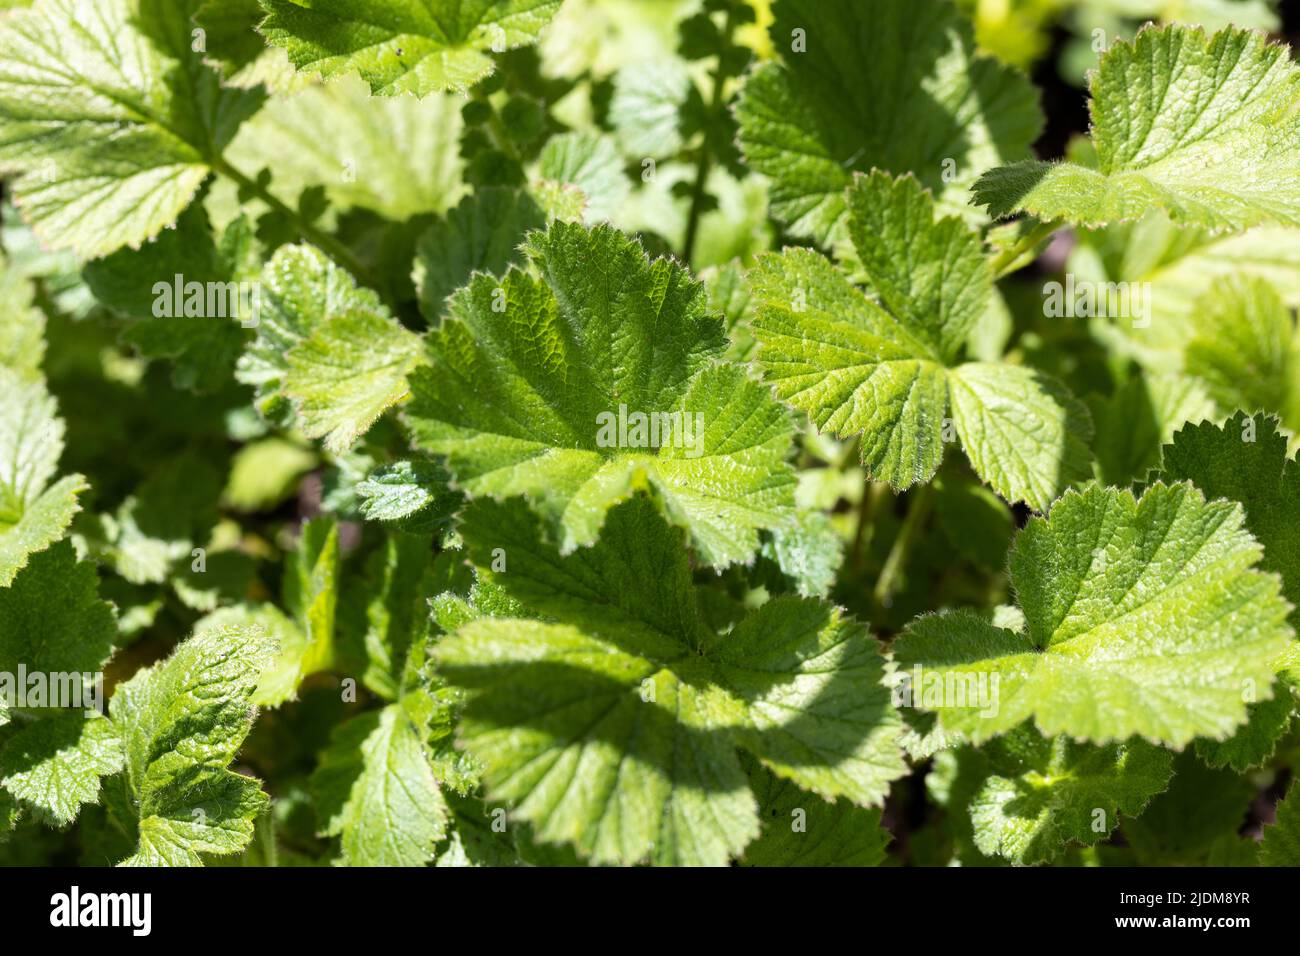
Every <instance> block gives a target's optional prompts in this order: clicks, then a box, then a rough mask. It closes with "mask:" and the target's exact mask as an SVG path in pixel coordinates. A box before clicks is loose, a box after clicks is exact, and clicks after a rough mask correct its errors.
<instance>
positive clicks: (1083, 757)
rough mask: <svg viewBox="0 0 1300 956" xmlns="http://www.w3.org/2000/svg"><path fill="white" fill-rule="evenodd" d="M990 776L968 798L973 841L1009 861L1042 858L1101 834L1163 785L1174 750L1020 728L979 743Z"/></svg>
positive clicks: (1096, 839)
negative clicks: (1082, 741) (1082, 740)
mask: <svg viewBox="0 0 1300 956" xmlns="http://www.w3.org/2000/svg"><path fill="white" fill-rule="evenodd" d="M985 753H986V755H987V756H988V757H989V758H990V760H991V770H992V772H991V773H990V775H989V776H988V777H987V778H986V779H985V780H984V782H983V785H982V786H981V787H980V789H979V790H978V792H977V793H976V794H975V796H974V798H973V799H972V801H971V804H970V815H971V822H972V824H973V829H974V836H975V845H976V846H977V847H978V848H979V850H980V852H981V853H985V854H988V855H989V856H1002V857H1005V858H1006V859H1009V860H1011V861H1012V862H1014V863H1022V864H1034V863H1046V862H1049V861H1051V860H1052V859H1053V858H1054V857H1056V856H1057V855H1058V854H1059V853H1060V852H1061V850H1062V849H1063V848H1064V847H1065V846H1066V844H1068V843H1081V844H1083V845H1085V846H1089V845H1092V844H1094V843H1097V842H1099V841H1101V840H1104V839H1106V837H1107V836H1108V835H1109V834H1110V832H1111V831H1112V830H1113V829H1115V827H1116V826H1117V825H1118V824H1119V814H1120V813H1124V814H1127V815H1129V816H1137V815H1138V814H1139V813H1141V812H1142V809H1143V808H1144V807H1145V806H1146V804H1147V801H1149V800H1150V799H1151V797H1152V796H1153V795H1154V794H1157V793H1160V792H1161V791H1162V790H1164V789H1165V787H1166V786H1168V784H1169V779H1170V777H1171V776H1172V774H1173V756H1172V754H1170V753H1169V752H1168V751H1167V750H1162V749H1160V748H1159V747H1153V746H1152V745H1151V744H1149V743H1147V742H1146V741H1144V740H1141V739H1136V740H1132V741H1129V742H1128V743H1124V744H1111V745H1109V746H1106V747H1094V746H1090V745H1088V744H1078V743H1074V742H1073V741H1071V740H1070V739H1069V738H1068V737H1055V738H1052V739H1048V738H1046V737H1042V736H1040V735H1039V734H1038V733H1037V732H1036V731H1035V730H1034V729H1033V728H1022V729H1019V730H1016V731H1014V732H1012V733H1011V734H1008V735H1007V736H1006V737H1002V738H999V739H998V740H997V741H996V742H994V743H992V744H990V745H989V746H988V747H986V748H985Z"/></svg>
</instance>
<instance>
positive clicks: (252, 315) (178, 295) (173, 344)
mask: <svg viewBox="0 0 1300 956" xmlns="http://www.w3.org/2000/svg"><path fill="white" fill-rule="evenodd" d="M254 247H255V240H254V238H253V234H252V226H251V225H250V224H249V221H248V220H247V219H246V218H244V217H242V216H241V217H240V218H238V219H236V220H235V221H234V222H233V223H231V225H230V226H229V227H227V229H226V230H225V232H224V234H223V235H222V237H221V239H220V241H219V242H218V241H217V240H215V239H214V238H213V235H212V227H211V224H210V223H209V221H208V216H207V212H206V211H205V210H204V208H203V206H201V205H198V204H195V205H193V206H191V207H190V208H188V209H187V210H185V212H183V213H182V214H181V216H180V219H179V220H178V221H177V223H176V227H175V228H174V229H166V230H164V231H163V233H162V234H161V235H160V236H158V237H157V238H156V239H154V240H153V241H151V242H149V243H147V244H146V245H144V246H143V247H142V248H140V249H119V250H118V251H117V252H115V253H113V254H112V255H110V256H108V257H106V258H104V259H101V260H99V261H96V262H91V263H88V264H87V266H86V268H85V269H84V270H83V271H82V278H84V279H85V281H86V284H87V285H88V286H89V287H90V290H91V292H93V293H94V295H95V298H96V299H97V300H98V301H99V302H100V303H101V304H102V305H105V306H107V307H108V308H110V309H112V310H113V311H115V312H117V313H119V314H120V315H122V316H124V317H126V318H127V319H129V320H131V322H130V324H129V325H128V326H127V328H126V330H125V331H124V333H123V339H124V341H126V342H127V343H128V344H130V345H132V346H134V347H135V348H136V349H138V350H139V352H140V354H142V355H143V356H144V357H145V358H150V359H156V358H167V359H170V360H172V361H173V362H174V363H175V368H174V369H173V371H172V381H173V382H174V383H175V384H176V386H177V387H178V388H188V389H192V390H194V391H199V392H215V391H217V390H219V389H221V388H224V387H226V385H227V384H228V383H229V381H230V375H231V371H232V369H233V368H234V365H235V360H236V359H237V358H238V357H239V353H240V352H241V351H242V350H243V347H244V339H245V336H246V335H247V333H246V332H244V331H243V328H241V325H242V326H243V327H244V328H249V327H251V326H253V325H255V324H256V323H257V314H256V306H257V299H256V289H255V287H254V286H253V285H252V284H251V283H250V280H253V279H256V277H257V276H256V273H255V272H254V273H252V274H247V272H246V270H245V264H246V262H247V261H248V259H249V258H250V256H255V255H256V250H255V248H254Z"/></svg>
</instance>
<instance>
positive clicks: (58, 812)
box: [0, 710, 124, 827]
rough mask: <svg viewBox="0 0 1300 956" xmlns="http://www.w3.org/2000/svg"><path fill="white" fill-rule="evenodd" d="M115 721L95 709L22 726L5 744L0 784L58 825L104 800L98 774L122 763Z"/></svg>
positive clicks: (0, 757)
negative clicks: (84, 807)
mask: <svg viewBox="0 0 1300 956" xmlns="http://www.w3.org/2000/svg"><path fill="white" fill-rule="evenodd" d="M123 760H124V757H123V753H122V741H121V740H120V739H119V737H118V735H117V729H116V728H115V727H114V726H113V722H112V721H110V720H106V719H105V718H103V717H101V716H100V715H99V714H98V713H95V712H94V711H89V712H86V711H81V710H74V711H61V712H59V713H57V715H55V716H50V717H46V718H44V719H41V720H37V721H35V722H33V723H30V724H27V725H25V726H23V727H22V728H21V729H20V730H19V731H18V732H17V733H16V734H14V735H13V736H12V737H10V738H9V739H8V740H7V741H5V744H4V747H3V749H0V785H2V786H4V788H5V789H7V790H8V791H9V793H10V794H12V795H13V796H14V797H17V798H18V799H19V800H21V801H23V802H24V803H26V804H28V805H29V806H33V807H35V808H36V809H37V810H38V811H40V813H41V814H43V815H44V816H46V817H47V818H48V819H49V820H50V821H51V822H52V823H53V824H54V825H55V826H59V827H63V826H67V825H68V824H69V823H71V822H72V821H73V820H75V819H76V817H77V812H78V811H79V810H80V809H81V806H82V804H86V803H97V802H98V801H99V778H100V777H102V776H106V775H108V774H112V773H117V772H118V771H119V770H121V769H122V764H123Z"/></svg>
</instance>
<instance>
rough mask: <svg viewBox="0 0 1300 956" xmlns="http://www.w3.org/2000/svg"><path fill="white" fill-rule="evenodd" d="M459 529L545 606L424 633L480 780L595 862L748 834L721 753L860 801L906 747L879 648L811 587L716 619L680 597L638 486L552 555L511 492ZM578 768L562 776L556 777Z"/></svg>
mask: <svg viewBox="0 0 1300 956" xmlns="http://www.w3.org/2000/svg"><path fill="white" fill-rule="evenodd" d="M462 532H463V535H464V537H465V539H466V541H467V542H468V545H469V548H470V553H471V556H472V557H473V559H474V561H475V562H476V563H477V564H479V565H481V566H486V565H487V564H488V563H490V562H491V561H492V560H493V549H495V548H501V549H503V550H504V554H505V558H506V561H507V567H506V570H505V572H504V573H500V574H498V575H496V577H495V581H496V582H497V583H498V584H499V585H500V586H501V587H502V588H504V589H505V590H506V591H507V592H508V593H509V595H510V596H511V597H512V598H514V599H516V600H518V601H520V602H521V603H523V604H524V605H525V606H526V607H528V608H529V609H530V610H532V611H534V612H536V613H538V614H541V615H544V616H545V618H546V621H547V623H543V622H541V621H535V620H525V619H520V618H515V619H507V618H494V617H479V618H476V619H473V620H470V621H468V622H467V623H465V624H463V625H462V626H461V627H460V629H459V630H458V631H457V632H456V633H455V634H454V635H452V636H450V637H447V638H444V639H443V640H442V641H441V642H440V643H439V644H438V645H436V646H435V648H434V651H433V654H434V657H435V660H436V663H437V667H438V671H439V673H441V674H442V675H443V676H444V677H445V678H447V679H448V680H449V681H450V682H451V683H452V684H453V685H455V686H458V687H462V688H465V689H466V690H468V691H469V692H470V695H471V696H470V701H469V703H468V704H467V707H466V710H465V713H464V715H463V717H462V720H461V726H460V734H461V737H462V740H463V742H464V744H465V745H466V747H467V748H468V749H469V750H470V752H471V753H473V754H474V755H475V756H477V757H478V758H479V759H480V760H482V762H483V765H484V779H485V782H486V784H487V787H488V794H489V797H490V798H491V799H493V800H500V801H503V802H505V803H507V804H509V805H511V806H512V807H513V811H512V812H513V813H514V815H515V816H516V817H517V818H518V819H520V820H523V821H526V822H528V823H530V824H531V825H533V826H534V828H535V833H536V836H537V837H538V839H540V840H542V841H544V842H548V843H555V842H567V843H572V844H573V845H574V846H575V847H576V848H577V849H578V851H579V852H580V853H582V854H583V855H586V856H590V857H591V858H592V861H593V862H596V863H613V862H620V863H633V862H637V861H640V860H645V859H649V860H652V861H654V862H656V863H661V864H673V863H676V864H697V865H698V864H705V865H721V864H724V863H725V862H726V861H727V860H728V858H730V857H734V856H737V855H738V854H739V853H740V851H741V850H742V849H743V848H744V847H745V845H746V844H747V843H749V842H750V841H751V840H752V839H753V838H754V837H756V836H757V835H758V814H757V803H756V801H755V798H754V795H753V793H752V792H751V790H750V787H749V784H748V782H747V780H746V776H745V773H744V770H743V768H742V766H741V764H740V761H739V759H738V757H737V754H736V748H737V747H739V748H742V749H744V750H746V751H748V752H749V753H751V754H752V755H753V756H755V757H757V758H758V759H759V760H761V761H762V762H763V764H764V765H765V766H767V767H768V768H769V769H770V770H772V771H773V772H775V773H776V774H778V775H779V776H781V777H783V778H785V779H788V780H792V781H794V782H795V783H796V784H798V785H800V786H801V787H805V788H807V789H810V790H813V791H814V792H815V793H818V794H820V795H822V796H824V797H825V798H827V799H835V798H836V797H847V798H848V799H849V800H850V801H852V802H854V803H856V804H859V805H864V806H878V805H879V804H880V802H881V801H882V800H883V798H884V795H885V793H886V791H887V790H888V785H889V782H890V781H891V780H893V779H895V778H897V777H898V776H901V775H902V774H903V773H904V772H905V770H906V765H905V764H904V762H903V760H902V756H901V754H900V753H899V751H898V748H897V744H896V740H897V736H898V733H899V730H900V729H901V723H900V722H899V720H898V716H897V714H896V713H895V711H894V710H893V708H892V707H891V706H890V703H889V692H888V689H887V688H886V687H885V686H884V668H883V661H882V660H881V658H880V655H879V652H878V649H877V648H876V647H875V645H874V642H873V641H872V640H871V639H870V637H869V636H868V635H867V634H866V633H865V632H864V631H863V629H862V628H860V627H859V626H858V625H856V624H854V623H852V622H851V621H849V620H846V619H844V618H842V617H841V616H840V613H839V612H838V611H837V610H835V609H833V608H831V607H830V606H828V605H825V604H822V603H820V602H817V601H812V600H806V599H799V598H777V599H775V600H772V601H770V602H769V603H767V604H766V605H764V606H763V607H761V608H760V609H759V610H758V611H756V612H755V613H753V614H752V615H750V616H749V617H748V618H746V619H745V620H744V621H743V622H742V623H741V624H740V625H738V626H737V627H736V628H735V629H734V630H733V631H732V632H731V633H729V634H715V633H714V632H713V631H712V630H711V629H710V628H709V627H708V626H707V625H706V624H705V621H704V618H703V617H702V615H701V612H700V609H699V607H698V606H697V604H696V600H697V598H696V593H695V591H694V588H693V587H692V586H691V583H690V568H689V566H688V564H687V558H686V553H685V550H684V547H683V541H682V535H681V533H680V532H679V531H677V530H676V529H673V528H671V527H670V526H669V525H667V524H666V523H665V522H664V521H663V519H662V518H661V517H660V516H659V515H658V513H657V510H656V509H655V508H654V507H653V506H652V505H651V504H650V502H648V501H647V500H645V499H644V498H640V497H638V498H636V499H634V500H632V501H630V502H627V503H625V504H623V505H620V506H619V507H617V508H615V509H613V510H611V511H610V513H609V516H608V518H607V521H606V527H605V530H604V532H603V533H602V535H601V537H600V540H599V541H598V542H597V543H596V544H595V545H594V546H593V547H591V548H588V549H583V550H580V551H577V552H574V553H572V554H570V555H567V556H564V555H561V554H560V553H559V552H558V551H557V550H556V548H555V547H554V546H553V545H550V544H548V543H546V542H545V540H544V539H543V537H542V528H541V527H540V526H539V524H538V521H537V518H536V517H535V516H534V515H533V514H531V513H530V512H529V510H528V508H527V507H526V505H524V504H523V502H522V501H520V500H518V499H515V500H512V501H509V502H506V503H503V504H497V503H493V502H489V501H480V502H476V503H475V504H474V505H472V506H471V507H470V508H469V509H468V510H467V512H466V516H465V520H464V525H463V529H462ZM575 774H576V775H578V776H580V777H581V779H582V780H583V781H584V782H585V785H584V787H582V788H580V789H577V790H575V789H573V788H572V787H571V786H570V784H571V782H572V780H573V779H574V775H575Z"/></svg>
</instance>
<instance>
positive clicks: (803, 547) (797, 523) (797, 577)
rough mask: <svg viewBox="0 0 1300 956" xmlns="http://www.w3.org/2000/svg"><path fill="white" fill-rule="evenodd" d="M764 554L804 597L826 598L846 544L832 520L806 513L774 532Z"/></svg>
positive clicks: (765, 546) (768, 540)
mask: <svg viewBox="0 0 1300 956" xmlns="http://www.w3.org/2000/svg"><path fill="white" fill-rule="evenodd" d="M762 554H763V556H764V557H766V558H771V559H772V560H773V561H775V562H776V564H777V567H779V568H780V569H781V573H782V574H784V575H785V576H786V577H788V578H790V579H791V580H792V581H793V582H794V589H795V590H796V591H797V592H798V593H799V594H801V595H802V596H803V597H827V596H828V595H829V594H830V592H831V588H832V587H833V586H834V584H835V575H836V573H837V572H838V571H839V568H840V564H841V563H842V562H843V560H844V542H843V540H842V539H841V538H840V535H839V532H837V531H836V530H835V526H834V525H833V524H832V523H831V520H830V518H828V517H827V516H826V515H824V514H822V513H821V512H820V511H803V512H800V513H799V514H798V515H796V516H795V517H794V518H793V519H791V520H790V521H788V522H786V523H785V524H784V525H781V526H780V527H778V528H774V529H773V530H772V532H771V537H770V538H768V539H767V540H765V541H764V542H763V550H762Z"/></svg>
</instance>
